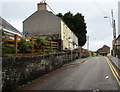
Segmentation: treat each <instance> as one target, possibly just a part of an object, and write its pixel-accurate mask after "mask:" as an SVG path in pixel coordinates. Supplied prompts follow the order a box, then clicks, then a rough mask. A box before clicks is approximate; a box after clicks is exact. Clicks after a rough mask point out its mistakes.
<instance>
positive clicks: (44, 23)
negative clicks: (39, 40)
mask: <svg viewBox="0 0 120 92" xmlns="http://www.w3.org/2000/svg"><path fill="white" fill-rule="evenodd" d="M37 7H38V10H37V11H36V12H34V13H33V14H32V15H31V16H29V17H28V18H27V19H25V20H24V21H23V33H24V34H25V35H27V36H29V37H37V36H46V35H57V38H58V39H57V40H59V42H60V45H61V46H60V47H61V49H62V50H65V49H76V48H77V47H78V38H77V37H76V35H75V34H74V33H73V32H72V31H71V30H70V29H69V28H68V26H67V25H66V24H65V23H64V21H63V20H62V19H61V18H59V17H57V16H56V15H54V14H53V13H51V12H49V11H47V10H46V3H45V2H40V3H39V4H38V5H37Z"/></svg>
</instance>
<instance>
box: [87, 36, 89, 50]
mask: <svg viewBox="0 0 120 92" xmlns="http://www.w3.org/2000/svg"><path fill="white" fill-rule="evenodd" d="M87 50H89V36H87Z"/></svg>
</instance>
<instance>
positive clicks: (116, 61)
mask: <svg viewBox="0 0 120 92" xmlns="http://www.w3.org/2000/svg"><path fill="white" fill-rule="evenodd" d="M108 58H110V59H111V60H112V62H113V63H114V64H115V65H116V66H117V67H118V69H120V59H118V58H117V57H113V56H108Z"/></svg>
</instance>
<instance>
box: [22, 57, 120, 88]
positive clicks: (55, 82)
mask: <svg viewBox="0 0 120 92" xmlns="http://www.w3.org/2000/svg"><path fill="white" fill-rule="evenodd" d="M79 61H80V63H79ZM118 87H119V86H118V81H117V80H116V78H115V77H114V75H113V73H112V72H111V69H110V67H109V65H108V63H107V59H106V57H93V58H88V59H86V60H85V62H84V63H81V60H77V64H73V63H72V65H67V66H64V67H63V68H61V69H58V70H57V71H55V72H52V73H49V74H48V75H45V76H44V77H42V78H40V79H38V80H36V82H33V83H32V84H29V85H27V86H25V87H23V88H22V89H21V90H118Z"/></svg>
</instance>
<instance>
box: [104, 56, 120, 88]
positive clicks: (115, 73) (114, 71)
mask: <svg viewBox="0 0 120 92" xmlns="http://www.w3.org/2000/svg"><path fill="white" fill-rule="evenodd" d="M106 62H107V63H108V65H109V67H110V69H111V71H112V73H113V75H114V77H115V79H116V80H117V82H118V85H119V86H120V75H119V74H118V71H117V70H116V68H115V67H114V66H113V64H112V63H111V61H110V60H109V59H108V58H107V57H106Z"/></svg>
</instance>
